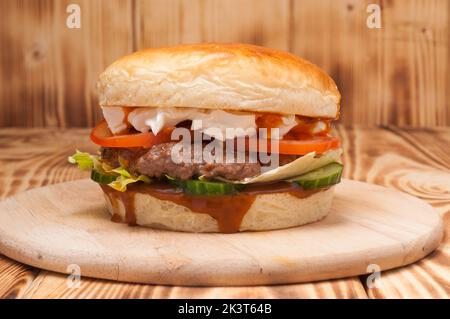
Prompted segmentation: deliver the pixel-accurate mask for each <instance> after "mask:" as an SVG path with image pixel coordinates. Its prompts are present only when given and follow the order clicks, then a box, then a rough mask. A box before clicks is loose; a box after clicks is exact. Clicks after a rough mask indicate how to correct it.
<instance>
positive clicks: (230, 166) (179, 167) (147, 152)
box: [101, 142, 261, 180]
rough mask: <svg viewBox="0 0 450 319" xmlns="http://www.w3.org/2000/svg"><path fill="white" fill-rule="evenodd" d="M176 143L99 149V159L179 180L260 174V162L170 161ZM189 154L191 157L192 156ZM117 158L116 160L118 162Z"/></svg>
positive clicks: (242, 176)
mask: <svg viewBox="0 0 450 319" xmlns="http://www.w3.org/2000/svg"><path fill="white" fill-rule="evenodd" d="M175 144H177V142H171V143H162V144H158V145H154V146H153V147H152V148H150V149H143V148H130V149H125V148H103V149H102V152H101V156H102V159H103V160H105V161H106V162H107V163H108V164H109V165H111V166H113V167H117V166H119V165H120V162H121V163H122V164H123V163H124V164H125V165H126V166H128V169H129V170H130V171H131V172H132V173H134V174H136V173H139V174H143V175H147V176H149V177H156V178H160V177H162V176H164V175H165V174H167V175H169V176H172V177H175V178H180V179H183V180H186V179H190V178H192V177H195V176H201V175H204V176H205V177H206V178H214V177H217V176H220V177H223V178H226V179H230V180H240V179H243V178H246V177H253V176H256V175H258V174H260V173H261V164H260V163H258V162H257V163H248V162H246V163H207V162H205V161H203V162H201V163H194V161H193V160H191V163H183V162H182V163H175V162H173V161H172V156H171V151H172V148H173V147H174V145H175ZM193 156H194V154H192V157H191V159H193ZM119 158H120V161H119Z"/></svg>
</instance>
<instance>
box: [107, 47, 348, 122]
mask: <svg viewBox="0 0 450 319" xmlns="http://www.w3.org/2000/svg"><path fill="white" fill-rule="evenodd" d="M98 89H99V99H100V105H101V106H134V107H161V108H164V107H191V108H202V109H221V110H234V111H247V112H270V113H280V114H298V115H303V116H310V117H323V118H336V117H337V116H338V113H339V102H340V98H341V96H340V94H339V91H338V89H337V87H336V84H335V83H334V81H333V80H332V79H331V78H330V77H329V76H328V75H327V74H326V73H325V72H324V71H322V70H321V69H320V68H319V67H317V66H315V65H314V64H312V63H310V62H308V61H306V60H304V59H302V58H300V57H297V56H295V55H293V54H290V53H287V52H282V51H278V50H274V49H269V48H264V47H259V46H255V45H248V44H194V45H180V46H174V47H167V48H159V49H158V48H156V49H147V50H143V51H139V52H136V53H134V54H131V55H128V56H125V57H123V58H121V59H119V60H117V61H116V62H114V63H113V64H112V65H110V66H109V67H108V68H107V69H106V70H105V71H104V72H103V73H102V74H100V78H99V82H98Z"/></svg>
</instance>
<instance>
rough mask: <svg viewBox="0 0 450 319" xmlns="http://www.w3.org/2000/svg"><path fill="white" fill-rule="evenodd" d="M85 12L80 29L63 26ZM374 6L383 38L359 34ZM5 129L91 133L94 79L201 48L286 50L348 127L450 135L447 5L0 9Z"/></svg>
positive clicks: (364, 1) (344, 1)
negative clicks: (334, 99)
mask: <svg viewBox="0 0 450 319" xmlns="http://www.w3.org/2000/svg"><path fill="white" fill-rule="evenodd" d="M70 3H77V4H79V5H80V6H81V19H82V20H81V24H82V26H81V29H68V28H67V27H66V25H65V21H66V17H67V13H66V7H67V5H68V4H70ZM369 3H377V4H379V5H380V6H381V7H382V28H381V29H369V28H367V26H366V19H367V16H368V13H367V12H366V9H367V5H368V4H369ZM0 12H2V19H0V27H1V28H0V45H1V50H0V71H1V80H0V81H1V82H0V83H1V84H0V103H1V104H0V127H2V126H3V127H5V126H27V127H74V126H92V125H94V123H95V122H96V121H97V120H98V119H99V118H100V114H99V112H98V108H97V104H96V101H97V96H96V88H95V83H96V78H97V75H98V73H99V72H101V70H102V69H103V68H104V67H106V66H107V65H108V64H109V63H111V62H112V61H114V59H116V58H118V57H119V56H121V55H124V54H126V53H129V52H132V51H133V50H136V49H140V48H144V47H158V46H165V45H173V44H178V43H192V42H204V41H210V42H211V41H217V42H247V43H255V44H259V45H265V46H269V47H274V48H279V49H283V50H289V51H292V52H294V53H296V54H299V55H301V56H303V57H305V58H307V59H309V60H311V61H312V62H314V63H316V64H318V65H319V66H321V67H322V68H324V69H325V70H326V71H327V72H329V73H330V74H331V76H332V77H333V78H334V79H335V80H336V81H337V84H338V86H339V88H340V90H341V92H342V95H343V100H342V117H341V119H340V122H342V123H343V124H345V125H352V124H363V125H379V124H382V125H387V124H393V125H399V126H413V127H435V126H446V125H450V102H449V100H450V93H449V92H450V44H449V38H450V34H449V29H450V28H449V25H450V1H448V0H383V1H382V0H54V1H52V0H7V1H0Z"/></svg>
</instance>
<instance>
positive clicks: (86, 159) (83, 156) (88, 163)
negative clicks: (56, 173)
mask: <svg viewBox="0 0 450 319" xmlns="http://www.w3.org/2000/svg"><path fill="white" fill-rule="evenodd" d="M67 159H68V161H69V163H72V164H77V165H78V168H79V169H82V170H86V169H92V168H93V167H94V161H96V160H98V156H95V155H91V154H89V153H86V152H80V151H79V150H76V153H75V154H73V155H72V156H69V157H68V158H67Z"/></svg>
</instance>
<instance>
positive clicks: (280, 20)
mask: <svg viewBox="0 0 450 319" xmlns="http://www.w3.org/2000/svg"><path fill="white" fill-rule="evenodd" d="M289 5H290V2H289V0H279V1H272V0H245V1H242V0H211V1H203V0H170V1H165V0H150V1H148V0H137V3H136V9H137V16H136V29H135V31H136V33H137V48H138V49H140V48H146V47H158V46H168V45H175V44H179V43H195V42H243V43H254V44H258V45H263V46H269V47H273V48H277V49H281V50H287V49H288V44H289V37H290V29H289V26H290V24H289V23H290V15H289V9H290V7H289Z"/></svg>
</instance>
